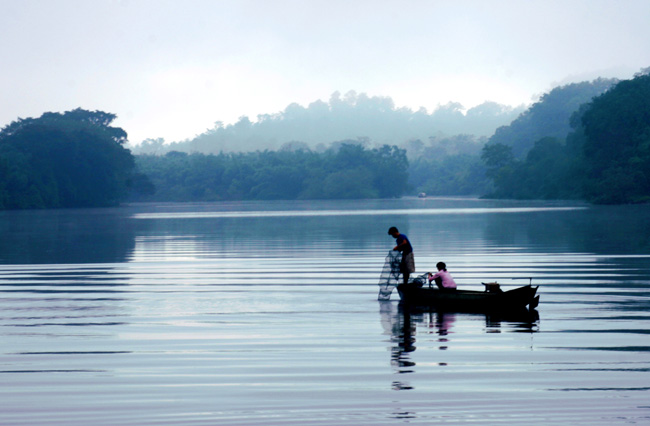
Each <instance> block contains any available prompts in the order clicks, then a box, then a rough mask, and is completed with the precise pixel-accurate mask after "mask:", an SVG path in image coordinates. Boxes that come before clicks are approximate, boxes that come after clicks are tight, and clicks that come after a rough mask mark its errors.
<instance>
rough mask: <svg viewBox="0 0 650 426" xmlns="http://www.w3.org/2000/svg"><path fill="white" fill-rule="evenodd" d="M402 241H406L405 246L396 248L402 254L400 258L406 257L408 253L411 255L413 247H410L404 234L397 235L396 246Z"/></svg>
mask: <svg viewBox="0 0 650 426" xmlns="http://www.w3.org/2000/svg"><path fill="white" fill-rule="evenodd" d="M404 241H406V245H405V246H404V247H400V248H398V250H399V251H401V252H402V257H404V256H406V255H407V254H409V253H413V247H411V242H410V241H409V239H408V237H407V236H406V235H404V234H399V236H398V237H397V241H396V245H397V246H399V245H401V244H402V243H403V242H404Z"/></svg>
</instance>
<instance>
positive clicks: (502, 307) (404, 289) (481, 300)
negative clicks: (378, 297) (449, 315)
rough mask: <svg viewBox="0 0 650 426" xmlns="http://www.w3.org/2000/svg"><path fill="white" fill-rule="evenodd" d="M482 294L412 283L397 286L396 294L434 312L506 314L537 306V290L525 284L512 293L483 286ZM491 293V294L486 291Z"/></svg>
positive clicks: (408, 303)
mask: <svg viewBox="0 0 650 426" xmlns="http://www.w3.org/2000/svg"><path fill="white" fill-rule="evenodd" d="M486 289H487V290H486V291H473V290H439V289H438V288H431V287H422V286H418V285H416V284H412V283H409V284H400V285H398V286H397V291H398V293H399V297H400V299H401V303H404V304H406V305H412V306H432V307H435V308H436V309H438V310H447V311H460V312H509V311H517V310H521V309H534V308H536V307H537V305H538V304H539V296H536V293H537V287H533V286H532V285H526V286H523V287H518V288H515V289H512V290H507V291H501V289H499V288H498V287H497V288H494V289H491V288H490V287H486ZM488 290H491V291H488Z"/></svg>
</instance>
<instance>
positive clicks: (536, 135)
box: [488, 78, 618, 158]
mask: <svg viewBox="0 0 650 426" xmlns="http://www.w3.org/2000/svg"><path fill="white" fill-rule="evenodd" d="M616 83H618V80H616V79H603V78H599V79H597V80H594V81H583V82H581V83H572V84H567V85H565V86H559V87H556V88H554V89H553V90H551V91H550V92H548V93H546V94H544V95H543V96H542V97H541V98H540V99H539V101H537V102H535V103H534V104H533V105H532V106H531V107H530V108H528V109H527V110H526V111H524V112H523V113H522V114H521V115H520V116H519V117H517V118H516V119H515V120H514V121H513V122H512V123H509V124H508V125H505V126H502V127H499V128H498V129H496V132H495V133H494V135H492V136H491V137H490V139H489V141H488V143H489V144H503V145H508V146H510V147H512V153H513V154H514V155H515V157H517V158H521V157H523V156H525V155H526V154H527V153H528V151H530V149H531V148H532V147H533V144H534V143H535V141H537V140H539V139H542V138H545V137H551V138H559V139H564V138H566V136H567V135H568V134H569V132H570V131H571V116H572V115H573V113H574V112H576V111H577V110H578V109H579V108H580V106H581V105H583V104H586V103H589V102H591V100H592V99H593V98H594V97H596V96H598V95H600V94H602V93H604V92H605V91H607V90H608V89H610V88H611V87H612V86H614V85H615V84H616Z"/></svg>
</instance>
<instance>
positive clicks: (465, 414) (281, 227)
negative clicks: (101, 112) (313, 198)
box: [0, 198, 650, 425]
mask: <svg viewBox="0 0 650 426" xmlns="http://www.w3.org/2000/svg"><path fill="white" fill-rule="evenodd" d="M649 216H650V208H648V206H615V207H608V206H598V207H593V206H588V205H584V204H577V203H575V204H573V203H557V202H545V203H542V202H506V201H486V200H476V199H453V198H450V199H400V200H366V201H334V202H332V201H317V202H286V201H282V202H239V203H235V202H233V203H205V204H159V205H152V204H141V205H132V206H127V207H123V208H116V209H98V210H61V211H23V212H10V211H6V212H0V228H1V229H2V235H3V238H2V240H1V241H0V333H1V336H0V338H1V340H2V342H3V344H2V350H1V351H0V379H1V380H2V382H3V384H4V386H2V387H1V388H0V410H1V412H2V413H3V418H2V422H0V423H2V424H7V425H34V424H56V425H87V424H95V425H115V424H126V425H129V424H131V425H142V424H177V425H188V424H192V425H201V424H205V425H212V424H223V425H237V424H240V425H257V424H265V425H271V424H273V425H286V424H301V425H364V424H367V425H379V424H391V425H392V424H435V423H457V424H499V425H501V424H513V425H521V424H533V425H542V424H544V425H548V424H553V425H578V424H585V425H587V424H590V425H613V424H630V423H632V424H634V423H636V424H647V423H649V422H650V404H649V403H648V400H649V399H648V397H649V391H650V386H649V385H648V383H650V381H649V378H650V376H649V373H650V363H649V361H648V352H649V351H650V341H649V340H648V331H647V330H648V329H650V313H649V312H650V225H649V224H650V220H649V219H650V217H649ZM390 226H397V227H398V228H400V231H402V232H403V233H405V234H407V235H408V236H409V238H410V239H411V242H412V243H413V246H414V250H415V255H416V268H417V270H418V273H424V272H426V271H429V270H433V269H435V263H436V262H438V261H441V260H442V261H444V262H446V263H447V265H448V268H449V270H450V272H451V273H452V274H453V275H454V278H455V279H456V281H457V282H458V284H459V286H460V287H461V288H471V289H478V288H481V287H482V286H481V284H480V283H481V282H482V281H488V280H490V281H492V280H497V281H499V282H500V283H501V284H502V286H503V287H506V288H507V287H510V286H516V285H524V284H528V282H529V279H530V278H531V277H532V282H533V285H539V286H540V288H539V293H540V295H541V303H540V306H539V307H538V309H537V313H538V315H539V318H537V317H535V316H531V317H524V318H522V317H515V318H509V317H493V316H492V317H490V316H486V315H477V314H460V313H455V314H454V313H451V314H441V313H436V312H426V311H425V312H409V311H405V310H403V309H401V308H400V307H399V306H398V303H397V299H398V296H397V294H393V297H392V299H393V300H392V301H390V302H378V301H377V290H378V286H377V282H378V278H379V274H380V272H381V268H382V266H383V261H384V258H385V255H386V253H387V251H388V250H389V249H390V248H392V247H393V244H394V240H393V239H392V238H391V237H390V236H388V235H387V234H386V231H387V229H388V227H390Z"/></svg>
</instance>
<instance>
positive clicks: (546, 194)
mask: <svg viewBox="0 0 650 426" xmlns="http://www.w3.org/2000/svg"><path fill="white" fill-rule="evenodd" d="M648 71H649V70H647V69H646V70H644V72H643V73H640V74H638V75H637V76H636V77H635V78H634V79H632V80H625V81H621V82H619V83H618V84H616V85H615V86H614V87H612V88H611V89H610V90H608V91H606V92H605V93H603V94H601V95H600V96H597V97H595V98H594V99H593V100H592V101H590V102H588V103H586V104H583V105H582V106H580V108H578V110H577V111H576V112H574V114H573V115H572V117H571V126H572V131H571V132H570V133H569V134H568V135H566V136H565V137H557V136H556V137H553V135H551V134H549V135H546V136H545V137H542V138H540V139H537V140H535V139H533V138H530V139H528V140H527V143H532V144H533V145H532V148H531V149H530V150H529V151H528V152H527V153H526V155H525V156H524V157H521V158H519V157H518V156H517V155H515V154H514V152H513V151H514V150H513V145H508V144H505V143H489V144H487V145H486V146H485V147H484V148H483V153H482V157H483V159H484V161H485V163H486V165H487V167H488V170H487V175H488V176H489V177H490V178H491V179H493V182H494V186H495V190H494V192H493V193H492V194H491V196H494V197H498V198H521V199H530V198H541V199H562V198H564V199H568V198H573V199H584V200H587V201H590V202H593V203H607V204H619V203H638V202H648V201H650V75H649V74H648ZM493 140H494V138H493ZM493 140H491V142H493Z"/></svg>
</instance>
